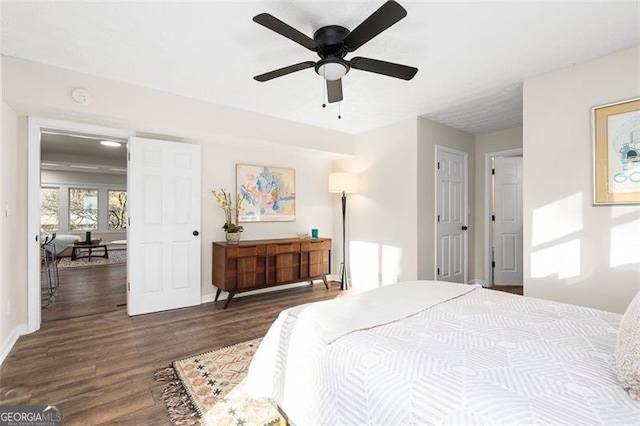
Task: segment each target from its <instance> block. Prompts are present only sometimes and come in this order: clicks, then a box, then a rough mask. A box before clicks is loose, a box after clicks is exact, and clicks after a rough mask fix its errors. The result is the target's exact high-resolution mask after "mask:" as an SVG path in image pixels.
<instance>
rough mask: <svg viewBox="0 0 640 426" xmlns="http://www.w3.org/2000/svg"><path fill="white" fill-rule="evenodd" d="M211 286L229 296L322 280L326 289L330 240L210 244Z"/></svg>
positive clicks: (291, 239) (294, 239) (296, 239)
mask: <svg viewBox="0 0 640 426" xmlns="http://www.w3.org/2000/svg"><path fill="white" fill-rule="evenodd" d="M212 268H213V273H212V284H213V285H214V286H215V287H216V288H217V291H216V298H215V300H216V301H217V300H218V297H219V296H220V293H221V292H222V291H228V292H229V297H228V298H227V303H225V305H224V309H226V308H227V306H229V302H231V299H232V298H233V296H235V294H236V293H239V292H243V291H249V290H256V289H259V288H265V287H274V286H278V285H282V284H289V283H296V282H301V281H309V282H310V283H311V284H313V280H314V279H322V281H323V282H324V285H325V287H326V288H327V289H328V288H329V285H328V284H327V274H328V273H329V272H330V271H331V239H330V238H317V239H304V240H301V239H299V238H281V239H273V240H253V241H240V243H238V244H228V243H226V242H214V243H213V262H212Z"/></svg>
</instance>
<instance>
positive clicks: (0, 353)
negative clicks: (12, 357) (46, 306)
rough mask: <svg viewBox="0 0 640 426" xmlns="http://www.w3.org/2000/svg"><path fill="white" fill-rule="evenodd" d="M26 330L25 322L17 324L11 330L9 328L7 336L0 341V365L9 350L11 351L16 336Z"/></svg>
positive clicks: (16, 339) (16, 338)
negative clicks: (0, 344) (0, 343)
mask: <svg viewBox="0 0 640 426" xmlns="http://www.w3.org/2000/svg"><path fill="white" fill-rule="evenodd" d="M28 331H29V330H28V327H27V324H20V325H17V326H15V327H14V328H13V330H11V333H10V334H9V337H7V339H6V340H5V341H4V342H2V348H1V350H0V365H2V363H3V362H4V360H5V358H7V356H8V355H9V352H11V349H13V345H15V344H16V342H17V341H18V338H19V337H20V336H22V335H23V334H27V332H28Z"/></svg>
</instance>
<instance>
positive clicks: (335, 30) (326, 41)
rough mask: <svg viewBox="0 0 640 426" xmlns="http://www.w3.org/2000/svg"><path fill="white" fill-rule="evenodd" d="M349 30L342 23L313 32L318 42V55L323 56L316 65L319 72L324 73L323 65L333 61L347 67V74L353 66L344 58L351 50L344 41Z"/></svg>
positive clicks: (314, 38)
mask: <svg viewBox="0 0 640 426" xmlns="http://www.w3.org/2000/svg"><path fill="white" fill-rule="evenodd" d="M349 32H350V31H349V30H348V29H346V28H345V27H342V26H340V25H327V26H326V27H322V28H320V29H318V30H317V31H316V32H315V33H314V34H313V40H314V41H315V42H316V43H317V44H318V56H320V58H321V59H320V60H319V61H318V63H316V65H315V67H314V68H315V70H316V73H317V74H319V75H323V73H322V72H321V70H322V67H323V66H324V65H327V64H331V63H337V64H340V65H342V66H343V67H344V68H345V71H344V73H345V74H346V73H347V72H348V71H349V69H350V68H351V67H350V66H349V63H348V62H347V61H346V60H345V59H344V57H345V55H346V54H347V53H349V50H348V48H347V47H346V46H345V45H344V43H343V40H344V39H345V37H346V36H348V35H349Z"/></svg>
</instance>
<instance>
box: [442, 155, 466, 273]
mask: <svg viewBox="0 0 640 426" xmlns="http://www.w3.org/2000/svg"><path fill="white" fill-rule="evenodd" d="M439 152H448V153H450V154H456V155H460V156H462V158H463V159H464V175H465V179H464V181H465V183H464V196H463V199H464V208H463V211H464V215H465V222H466V223H467V226H469V225H470V223H469V153H468V152H466V151H461V150H459V149H455V148H450V147H448V146H444V145H438V144H436V145H435V161H434V164H433V170H434V176H435V179H434V181H435V184H434V185H435V198H436V199H435V203H433V208H434V211H433V223H434V225H433V229H434V233H433V235H434V237H435V238H434V239H433V240H434V241H433V245H434V247H433V250H434V251H433V253H434V254H435V256H433V263H434V266H433V275H434V280H437V279H438V202H439V201H438V153H439ZM468 235H469V233H468V232H465V233H464V271H463V272H462V280H463V281H464V283H465V284H466V283H467V278H468V272H469V237H468Z"/></svg>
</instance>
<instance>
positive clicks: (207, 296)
mask: <svg viewBox="0 0 640 426" xmlns="http://www.w3.org/2000/svg"><path fill="white" fill-rule="evenodd" d="M335 280H336V279H335V276H334V275H327V281H329V282H331V281H335ZM338 281H340V278H338ZM313 283H314V285H318V284H321V283H322V281H320V280H319V279H318V280H314V281H313ZM307 285H309V281H303V282H299V283H292V284H283V285H277V286H273V287H266V288H261V289H258V290H251V291H244V292H242V293H237V294H236V295H235V296H233V298H234V299H235V298H238V297H244V296H251V295H254V294H261V293H270V292H272V291H278V290H286V289H288V288H296V287H304V286H307ZM322 286H323V288H324V284H322ZM228 296H229V293H227V292H226V291H223V292H222V293H220V297H219V298H218V301H220V300H227V297H228ZM215 298H216V294H215V291H214V292H213V293H211V294H205V295H203V296H202V297H201V298H200V302H201V303H209V302H213V301H214V299H215Z"/></svg>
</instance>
